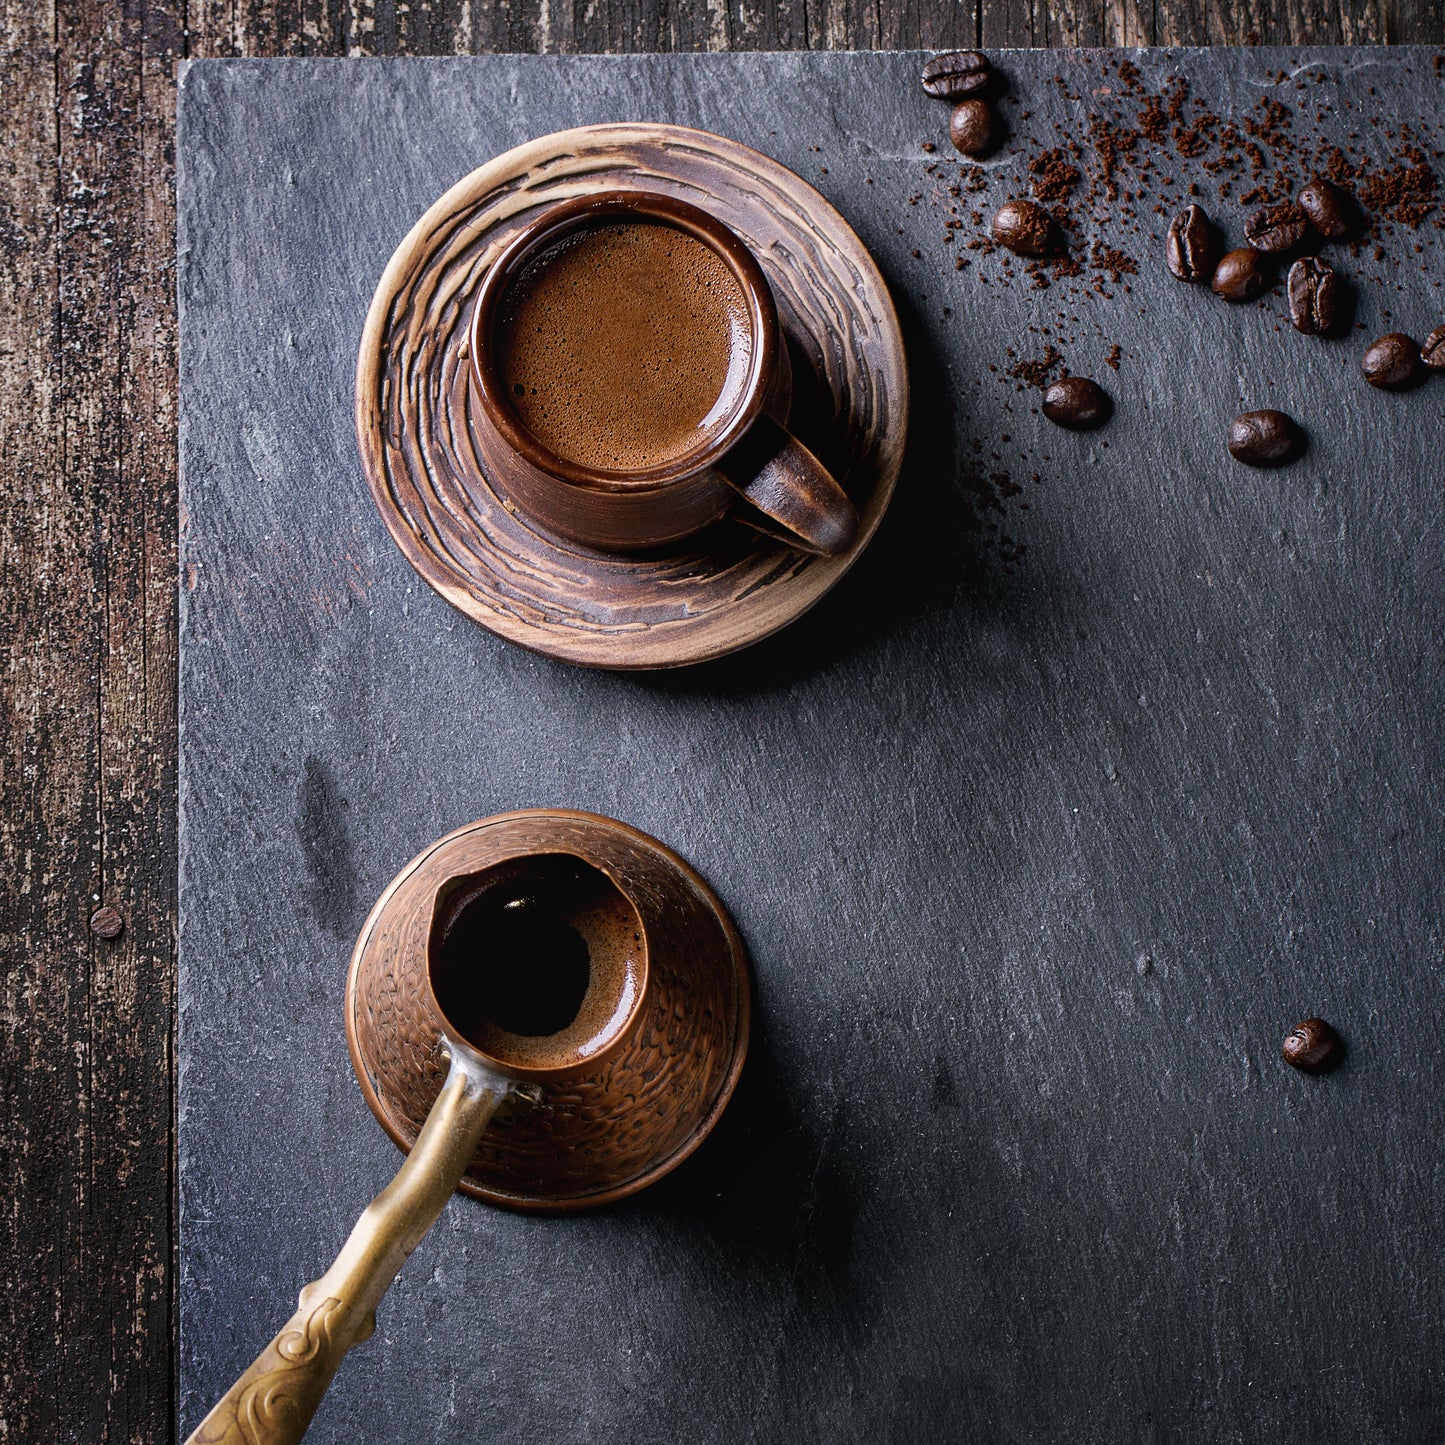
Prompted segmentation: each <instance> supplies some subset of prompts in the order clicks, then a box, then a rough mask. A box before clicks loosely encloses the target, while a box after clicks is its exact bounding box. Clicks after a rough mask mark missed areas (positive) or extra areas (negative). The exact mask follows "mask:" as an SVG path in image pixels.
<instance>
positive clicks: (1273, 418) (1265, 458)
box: [1229, 410, 1304, 467]
mask: <svg viewBox="0 0 1445 1445" xmlns="http://www.w3.org/2000/svg"><path fill="white" fill-rule="evenodd" d="M1303 450H1304V433H1303V432H1301V431H1300V429H1299V427H1297V426H1296V425H1295V424H1294V421H1293V419H1292V418H1290V417H1287V416H1286V415H1285V414H1284V413H1283V412H1282V411H1269V410H1265V411H1247V412H1245V413H1244V415H1243V416H1237V417H1235V419H1234V420H1233V421H1232V422H1230V424H1229V454H1230V456H1232V457H1233V458H1234V459H1235V460H1236V461H1239V462H1243V463H1245V465H1246V466H1251V467H1279V466H1283V465H1284V464H1285V462H1291V461H1293V460H1294V459H1295V458H1296V457H1297V456H1298V455H1299V454H1300V452H1301V451H1303Z"/></svg>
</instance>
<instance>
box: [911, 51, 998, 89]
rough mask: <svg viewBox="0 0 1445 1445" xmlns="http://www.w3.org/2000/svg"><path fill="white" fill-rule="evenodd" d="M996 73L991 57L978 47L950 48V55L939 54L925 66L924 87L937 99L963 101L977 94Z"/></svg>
mask: <svg viewBox="0 0 1445 1445" xmlns="http://www.w3.org/2000/svg"><path fill="white" fill-rule="evenodd" d="M992 76H993V66H992V65H990V64H989V62H988V56H986V55H980V54H979V52H978V51H977V50H950V51H949V52H948V54H947V55H935V56H934V57H933V59H932V60H930V61H929V62H928V64H927V65H925V66H924V67H923V89H924V93H925V94H927V95H931V96H932V97H933V98H934V99H935V100H962V99H963V98H964V96H966V95H976V94H977V93H978V92H979V91H980V90H982V89H983V88H984V86H986V85H987V84H988V83H989V80H990V79H991V78H992Z"/></svg>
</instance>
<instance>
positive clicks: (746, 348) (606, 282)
mask: <svg viewBox="0 0 1445 1445" xmlns="http://www.w3.org/2000/svg"><path fill="white" fill-rule="evenodd" d="M493 343H494V345H495V346H496V348H497V360H498V366H497V370H498V373H499V375H500V376H501V379H502V385H503V387H504V389H505V392H506V397H507V400H508V403H509V404H510V406H511V408H512V410H513V412H514V413H515V415H516V417H517V420H518V421H519V422H520V423H521V424H522V426H523V427H525V428H526V430H527V431H529V432H531V434H532V435H533V436H534V437H536V439H537V440H538V441H539V442H541V443H542V445H543V446H545V447H546V448H547V449H548V450H549V451H550V452H552V453H553V455H555V456H557V457H560V458H562V459H563V460H565V461H568V462H571V463H573V464H574V465H577V466H582V467H587V468H591V469H595V470H602V471H610V472H640V471H646V470H650V469H652V468H655V467H664V466H667V465H668V464H670V463H672V462H675V461H678V460H679V459H681V458H682V457H685V456H687V455H688V454H689V453H690V452H693V451H695V450H698V449H700V448H701V447H702V446H703V445H705V443H706V441H707V439H708V437H709V435H710V434H715V433H716V432H718V431H719V430H721V428H722V427H723V426H724V425H725V424H726V423H727V421H728V420H729V419H730V418H731V416H732V415H733V413H734V412H735V411H736V410H737V405H738V402H739V400H740V398H741V396H742V393H743V390H744V387H745V386H746V383H747V377H748V372H749V370H750V363H751V359H752V320H751V314H750V310H749V306H748V298H747V295H746V293H745V292H744V290H743V288H742V286H741V285H740V284H739V282H738V280H737V278H736V277H735V276H734V275H733V273H732V271H731V270H730V269H729V268H728V266H727V264H726V263H725V262H724V261H723V260H722V258H721V257H720V256H718V255H717V253H716V252H715V251H713V250H712V248H711V247H709V246H707V245H705V244H703V243H702V242H701V241H698V240H695V239H694V238H693V237H692V236H690V235H688V234H686V233H685V232H683V231H679V230H677V229H675V228H673V227H672V226H668V225H663V224H658V223H653V222H649V221H626V222H619V223H609V224H603V225H597V226H593V227H591V228H589V229H587V230H583V231H579V232H577V233H575V234H573V235H570V236H567V237H565V238H564V239H563V240H561V241H559V242H557V244H556V245H554V246H552V247H549V248H548V249H547V250H545V251H544V252H543V253H542V254H541V255H539V256H537V257H535V258H534V259H533V260H531V261H529V262H528V263H527V264H526V266H525V267H524V268H523V269H522V271H521V272H520V274H519V275H518V276H517V277H516V279H515V280H514V281H513V282H512V284H511V285H510V286H509V288H508V289H507V292H506V294H505V295H504V297H503V299H502V304H501V307H500V310H499V314H498V319H497V324H496V328H495V331H494V333H493Z"/></svg>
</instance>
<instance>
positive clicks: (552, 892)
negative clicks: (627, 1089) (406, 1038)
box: [432, 855, 643, 1068]
mask: <svg viewBox="0 0 1445 1445" xmlns="http://www.w3.org/2000/svg"><path fill="white" fill-rule="evenodd" d="M642 947H643V945H642V935H641V928H640V925H639V923H638V918H637V914H636V913H635V912H634V911H633V908H632V906H631V904H629V903H628V901H627V900H626V899H625V898H624V897H623V896H622V894H621V893H619V892H618V890H617V888H616V887H615V886H614V885H613V884H612V882H611V881H610V880H609V879H608V878H607V877H606V876H605V875H604V874H602V873H600V872H598V871H597V870H596V869H595V868H591V867H589V866H588V865H587V864H585V863H582V862H581V861H580V860H578V859H574V858H570V857H564V856H560V855H559V856H555V857H543V858H537V859H531V860H527V862H526V863H525V864H524V865H522V866H520V867H514V868H511V869H503V870H501V873H500V875H499V876H498V878H497V880H496V881H495V882H494V883H492V884H491V885H490V886H487V887H484V888H483V889H482V890H481V891H480V892H479V893H478V894H477V895H476V896H475V897H473V898H471V899H470V900H468V901H466V902H465V903H464V904H463V906H462V907H461V908H460V910H459V911H458V912H457V913H456V914H455V916H454V918H453V919H452V920H451V922H450V924H449V925H448V927H447V928H446V931H445V933H444V935H443V936H442V937H441V938H440V939H439V940H438V941H437V947H436V956H435V958H434V960H433V965H432V986H433V988H434V990H435V992H436V998H437V1003H438V1005H439V1006H440V1007H441V1010H442V1012H443V1013H444V1014H445V1015H446V1017H447V1020H448V1021H449V1022H450V1023H451V1025H452V1027H453V1028H454V1029H456V1031H457V1032H458V1033H459V1034H461V1035H462V1037H463V1038H465V1039H467V1040H468V1042H470V1043H472V1044H473V1045H475V1046H476V1047H477V1048H478V1049H480V1050H481V1051H482V1052H483V1053H484V1054H490V1055H491V1056H492V1057H493V1058H494V1059H499V1060H501V1061H502V1062H503V1063H509V1064H515V1065H518V1066H521V1067H525V1068H555V1067H560V1066H565V1065H569V1064H575V1063H580V1062H581V1061H583V1060H584V1059H587V1058H590V1057H591V1056H592V1055H593V1054H595V1053H597V1052H598V1051H599V1050H600V1049H601V1048H603V1047H604V1046H605V1045H606V1043H607V1042H608V1041H609V1040H610V1039H611V1038H613V1037H615V1035H616V1031H617V1029H618V1028H619V1027H620V1026H621V1025H622V1023H623V1022H624V1021H625V1020H626V1018H627V1016H628V1014H629V1013H630V1012H631V1010H632V1006H633V1004H634V1002H635V1001H636V998H637V994H638V990H639V989H640V988H641V986H642V964H641V958H642Z"/></svg>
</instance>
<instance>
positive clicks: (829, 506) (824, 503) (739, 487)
mask: <svg viewBox="0 0 1445 1445" xmlns="http://www.w3.org/2000/svg"><path fill="white" fill-rule="evenodd" d="M720 470H721V472H722V474H723V476H724V477H725V478H726V480H727V482H728V485H729V486H731V487H732V488H733V489H734V490H735V491H737V492H739V493H740V494H741V495H742V496H744V497H746V498H747V500H748V501H749V502H750V503H752V505H753V506H754V507H755V508H757V510H758V511H759V512H761V513H762V514H763V515H762V517H759V518H754V517H750V516H748V515H747V514H746V513H744V514H741V516H740V520H741V521H744V522H747V524H748V525H749V526H751V527H756V528H757V529H758V531H760V532H766V533H767V534H768V536H770V537H778V538H780V539H781V540H782V541H785V542H787V543H789V544H790V545H791V546H794V547H798V548H801V549H802V550H803V551H805V552H815V553H817V554H818V555H819V556H822V557H836V556H837V555H838V554H839V553H840V552H846V551H847V550H848V548H849V547H851V546H852V545H853V542H854V540H855V539H856V537H857V536H858V509H857V508H856V507H855V506H854V505H853V503H852V502H851V501H850V500H849V498H848V494H847V493H846V492H845V491H844V490H843V488H842V487H840V486H839V485H838V483H837V482H835V481H834V480H833V476H832V473H831V472H829V471H828V469H827V468H826V467H825V466H824V465H823V464H822V462H820V461H819V460H818V459H817V457H815V456H814V455H813V454H812V452H810V451H809V450H808V449H807V447H805V446H804V445H803V444H802V442H800V441H799V440H798V439H797V438H796V437H795V436H793V435H792V434H791V433H790V432H787V431H785V430H784V429H783V428H782V427H780V426H779V425H778V424H777V422H775V421H774V420H773V419H772V418H771V417H768V416H761V417H759V418H758V420H757V421H756V422H755V423H754V424H753V426H752V428H751V430H750V431H749V432H748V434H747V435H746V436H745V437H744V438H743V439H742V441H740V442H739V443H738V444H737V445H736V446H735V447H734V448H733V449H732V450H731V451H730V452H729V453H728V454H727V456H725V457H724V458H723V460H722V462H721V465H720ZM764 518H766V519H767V520H766V521H765V520H764ZM770 523H771V524H774V525H769V524H770Z"/></svg>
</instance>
